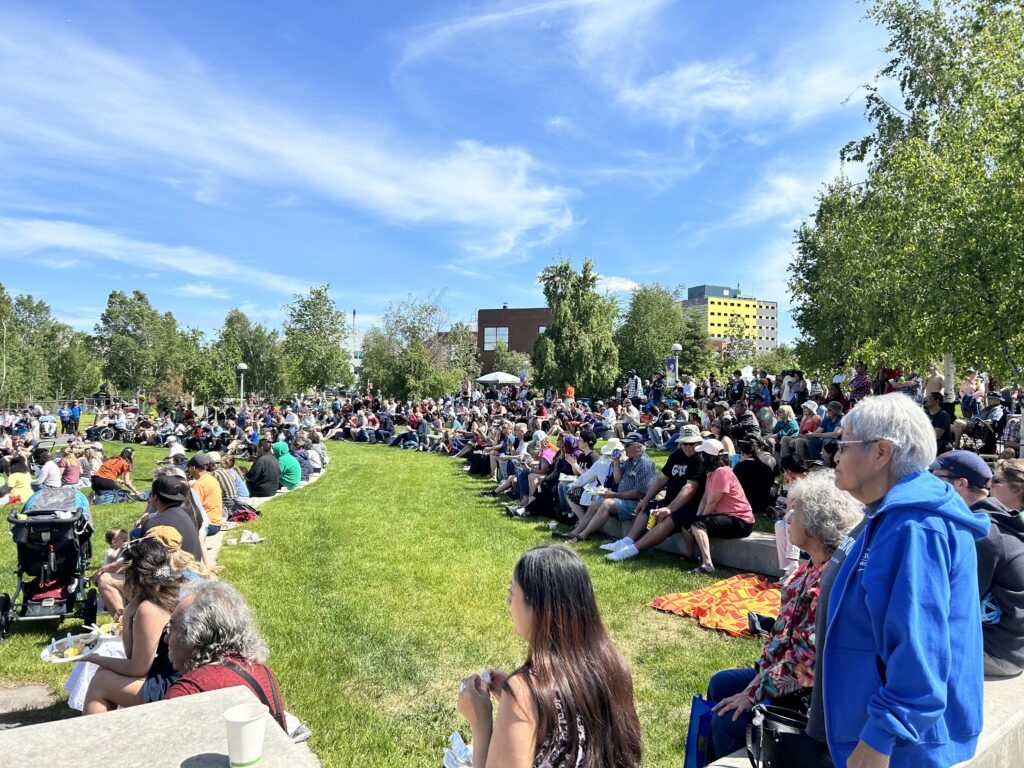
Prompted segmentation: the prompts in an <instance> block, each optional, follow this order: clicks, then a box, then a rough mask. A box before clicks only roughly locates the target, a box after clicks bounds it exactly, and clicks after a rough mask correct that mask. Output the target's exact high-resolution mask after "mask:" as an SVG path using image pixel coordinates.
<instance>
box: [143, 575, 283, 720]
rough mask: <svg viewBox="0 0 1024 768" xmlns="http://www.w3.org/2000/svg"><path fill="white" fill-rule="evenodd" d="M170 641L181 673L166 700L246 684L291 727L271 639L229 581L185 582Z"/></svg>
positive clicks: (169, 629) (172, 620) (171, 655)
mask: <svg viewBox="0 0 1024 768" xmlns="http://www.w3.org/2000/svg"><path fill="white" fill-rule="evenodd" d="M167 646H168V655H169V658H170V661H171V664H172V665H173V667H174V669H175V670H176V671H177V672H178V673H179V674H180V675H181V676H180V677H179V678H177V680H175V681H174V683H173V684H172V685H171V686H170V688H168V689H167V691H166V693H164V695H163V698H164V699H165V700H166V699H176V698H179V697H181V696H189V695H191V694H194V693H203V692H205V691H216V690H219V689H221V688H231V687H234V686H236V685H244V686H247V687H248V688H249V689H250V690H251V691H252V692H253V693H254V694H256V696H257V697H258V698H259V699H260V700H261V701H263V702H264V703H265V704H266V705H267V707H268V709H269V710H270V716H271V717H272V718H273V719H274V721H275V722H276V723H277V724H278V725H280V726H281V727H282V728H284V729H285V731H286V732H287V730H288V729H287V727H286V725H285V718H284V705H283V704H282V702H281V696H280V694H279V692H278V685H277V678H276V677H275V676H274V673H273V672H272V671H271V669H270V667H269V666H267V655H268V654H267V644H266V643H265V642H264V640H263V638H262V637H261V636H260V632H259V629H258V628H257V627H256V622H255V621H254V620H253V616H252V611H251V610H250V609H249V606H248V605H246V602H245V600H244V599H243V598H242V596H241V595H240V594H238V592H237V590H235V588H234V587H232V586H231V585H230V584H225V583H224V582H222V581H196V582H189V583H187V584H185V585H184V586H183V587H182V589H181V597H180V600H179V602H178V605H177V607H176V608H175V609H174V612H173V613H172V614H171V617H170V620H169V621H168V623H167Z"/></svg>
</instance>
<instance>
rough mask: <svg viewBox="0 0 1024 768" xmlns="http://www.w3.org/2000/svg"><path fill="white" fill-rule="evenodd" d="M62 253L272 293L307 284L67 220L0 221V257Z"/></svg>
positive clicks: (300, 290) (294, 290) (300, 288)
mask: <svg viewBox="0 0 1024 768" xmlns="http://www.w3.org/2000/svg"><path fill="white" fill-rule="evenodd" d="M68 251H70V252H73V253H82V254H90V255H93V256H99V257H103V258H107V259H110V260H111V261H117V262H121V263H123V264H129V265H131V266H138V265H140V264H144V265H146V266H148V267H156V268H159V269H162V270H165V271H167V272H174V273H179V274H184V275H190V276H192V277H201V278H208V279H222V278H223V277H224V276H226V275H227V276H230V277H231V278H232V279H234V280H237V281H239V282H242V283H245V284H247V285H253V286H258V287H260V288H264V289H266V290H269V291H273V292H275V293H303V292H305V291H306V290H308V289H309V286H310V285H311V281H310V282H306V281H303V280H300V279H297V278H294V277H289V276H287V275H281V274H278V273H274V272H268V271H266V270H262V269H258V268H256V267H253V266H251V265H248V264H242V263H240V262H238V261H235V260H234V259H230V258H227V257H225V256H218V255H216V254H213V253H209V252H207V251H203V250H200V249H198V248H191V247H189V246H180V245H165V244H163V243H150V242H145V241H142V240H136V239H133V238H131V237H127V236H125V235H122V234H120V233H117V232H111V231H108V230H105V229H101V228H98V227H93V226H89V225H87V224H79V223H76V222H72V221H51V220H49V219H12V218H7V217H3V216H0V254H12V255H14V256H22V257H27V256H33V257H37V256H39V255H40V254H45V253H47V252H58V253H60V252H68Z"/></svg>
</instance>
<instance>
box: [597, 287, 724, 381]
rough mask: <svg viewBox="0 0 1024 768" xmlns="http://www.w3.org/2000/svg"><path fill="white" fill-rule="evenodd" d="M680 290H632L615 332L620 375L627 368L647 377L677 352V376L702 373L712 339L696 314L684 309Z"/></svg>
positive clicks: (650, 288)
mask: <svg viewBox="0 0 1024 768" xmlns="http://www.w3.org/2000/svg"><path fill="white" fill-rule="evenodd" d="M681 298H682V297H681V295H680V291H679V289H676V290H674V291H670V290H669V289H667V288H665V287H664V286H662V285H659V284H658V283H654V284H652V285H641V286H640V287H638V288H636V289H634V290H633V293H632V294H631V296H630V299H629V307H628V308H627V309H626V312H625V315H624V316H623V320H622V323H621V324H620V325H619V327H618V328H617V329H616V331H615V343H616V345H617V346H618V349H619V370H620V373H621V374H624V373H625V371H628V370H630V369H632V370H635V371H642V372H644V375H648V374H649V373H650V372H651V371H655V370H660V369H662V368H663V367H664V365H665V360H666V359H667V358H669V357H673V356H675V355H676V353H674V352H673V351H672V345H673V344H679V345H680V346H682V347H683V349H682V351H681V352H679V353H678V357H679V372H680V374H682V373H684V372H687V371H690V372H698V371H703V370H704V369H705V368H707V367H708V365H709V363H710V359H711V354H712V350H711V340H710V338H709V337H708V333H707V329H706V327H704V324H703V322H702V321H701V318H700V316H699V315H697V314H696V313H694V312H693V311H691V310H690V309H688V308H685V307H684V306H683V304H682V301H681Z"/></svg>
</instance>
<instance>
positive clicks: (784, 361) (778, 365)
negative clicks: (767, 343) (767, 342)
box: [750, 344, 800, 374]
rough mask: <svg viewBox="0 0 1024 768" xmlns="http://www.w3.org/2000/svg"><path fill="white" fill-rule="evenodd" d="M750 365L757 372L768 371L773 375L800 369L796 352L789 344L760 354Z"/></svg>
mask: <svg viewBox="0 0 1024 768" xmlns="http://www.w3.org/2000/svg"><path fill="white" fill-rule="evenodd" d="M750 365H751V366H753V367H754V369H755V370H758V371H762V370H763V371H768V373H771V374H776V373H778V372H779V371H786V370H792V369H797V370H799V368H800V364H799V362H798V361H797V357H796V350H795V349H794V348H793V347H791V346H789V345H788V344H780V345H779V346H777V347H776V348H775V349H772V350H769V351H767V352H760V353H758V354H757V355H755V356H754V357H753V359H751V361H750Z"/></svg>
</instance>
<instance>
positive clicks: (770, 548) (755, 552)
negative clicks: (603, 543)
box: [601, 520, 782, 576]
mask: <svg viewBox="0 0 1024 768" xmlns="http://www.w3.org/2000/svg"><path fill="white" fill-rule="evenodd" d="M631 526H632V521H631V520H629V521H626V522H619V521H618V520H609V521H608V522H607V523H605V524H604V526H603V527H602V528H601V531H602V533H605V534H607V535H608V536H610V537H612V538H613V539H621V538H622V537H623V536H625V535H626V534H628V533H629V529H630V527H631ZM655 549H657V550H659V551H661V552H668V553H669V554H672V555H676V556H680V557H681V556H682V555H683V553H684V551H685V550H684V548H683V537H682V536H681V535H680V534H678V533H676V534H673V535H672V536H669V537H668V538H667V539H665V541H663V542H662V543H661V544H659V545H658V546H657V547H655ZM711 559H712V560H713V561H714V563H715V565H716V566H724V567H726V568H734V569H735V570H737V571H746V572H749V573H763V574H765V575H766V576H781V575H782V570H781V569H780V568H779V556H778V553H777V551H776V549H775V536H774V535H773V534H770V533H762V532H761V531H754V532H753V533H751V534H750V536H748V537H747V538H745V539H712V540H711Z"/></svg>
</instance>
